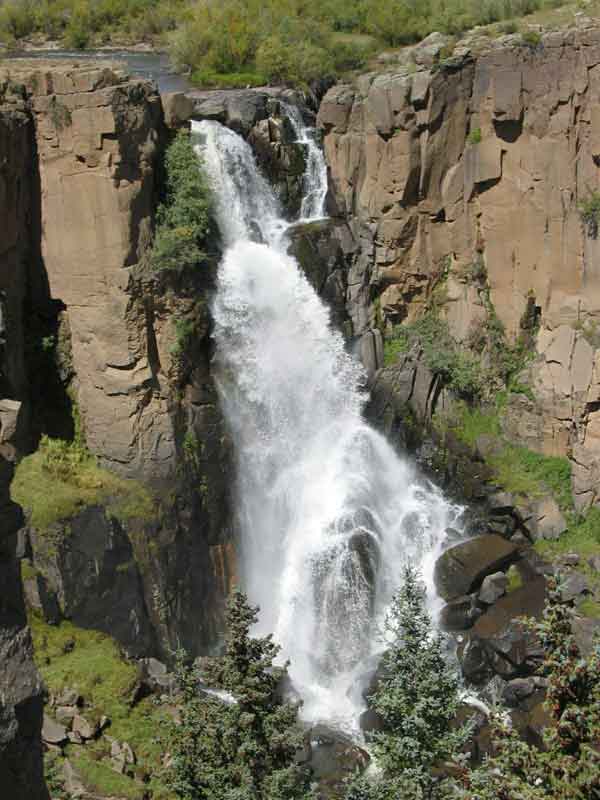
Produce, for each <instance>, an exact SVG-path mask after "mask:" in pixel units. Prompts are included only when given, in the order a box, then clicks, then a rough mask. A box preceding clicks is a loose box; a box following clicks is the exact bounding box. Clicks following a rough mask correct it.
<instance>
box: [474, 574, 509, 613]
mask: <svg viewBox="0 0 600 800" xmlns="http://www.w3.org/2000/svg"><path fill="white" fill-rule="evenodd" d="M507 588H508V578H507V577H506V575H505V574H504V572H494V573H493V574H492V575H486V576H485V578H484V579H483V582H482V584H481V589H480V590H479V600H480V601H481V602H482V603H485V604H486V605H490V606H491V605H492V603H495V602H496V600H498V599H499V598H500V597H502V595H504V594H506V589H507Z"/></svg>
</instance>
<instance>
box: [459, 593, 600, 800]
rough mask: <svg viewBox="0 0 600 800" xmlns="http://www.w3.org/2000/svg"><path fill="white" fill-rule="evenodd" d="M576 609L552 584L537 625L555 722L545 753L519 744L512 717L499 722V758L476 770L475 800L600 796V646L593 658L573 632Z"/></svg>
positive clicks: (469, 791)
mask: <svg viewBox="0 0 600 800" xmlns="http://www.w3.org/2000/svg"><path fill="white" fill-rule="evenodd" d="M572 613H573V612H572V610H571V608H570V607H569V606H568V605H566V604H564V603H563V602H562V601H561V596H560V591H559V586H558V585H557V584H556V582H555V581H554V580H552V581H551V582H550V584H549V596H548V603H547V605H546V609H545V611H544V617H543V619H542V621H541V622H539V623H537V624H535V623H532V627H533V628H534V629H535V630H536V632H537V635H538V637H539V639H540V643H541V645H542V647H543V649H544V651H545V654H546V655H545V659H544V663H543V665H542V668H541V672H542V674H543V675H544V676H545V677H546V679H547V680H548V689H547V695H546V709H547V711H548V712H549V714H550V716H551V718H552V720H553V725H552V726H550V727H548V728H546V729H545V730H544V734H543V738H544V749H541V750H540V749H538V748H537V747H534V746H532V745H529V744H527V743H526V742H524V741H522V740H521V739H519V737H518V735H517V734H516V732H515V731H514V730H513V729H511V728H510V727H508V725H507V723H506V721H505V719H504V718H503V717H501V716H496V717H495V718H494V719H493V726H492V739H493V743H494V746H495V753H496V755H494V756H493V757H492V758H490V759H488V761H487V762H486V763H485V764H484V765H483V767H482V768H481V769H479V770H476V771H475V772H473V773H472V774H471V775H470V777H469V779H468V781H467V783H468V786H467V788H466V791H465V794H464V795H463V797H465V798H468V800H505V798H506V800H513V798H515V799H516V798H519V800H592V799H593V798H598V797H600V753H599V751H598V747H599V745H600V646H596V649H595V651H594V652H593V653H592V655H591V656H590V657H589V658H585V657H584V656H583V654H582V653H581V650H580V648H579V646H578V644H577V643H576V641H575V638H574V636H573V630H572V619H573V617H572Z"/></svg>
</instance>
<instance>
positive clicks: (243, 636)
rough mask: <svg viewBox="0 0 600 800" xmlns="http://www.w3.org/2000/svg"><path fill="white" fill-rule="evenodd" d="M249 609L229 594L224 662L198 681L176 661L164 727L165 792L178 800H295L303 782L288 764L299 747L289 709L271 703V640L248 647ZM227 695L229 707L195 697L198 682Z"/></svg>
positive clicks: (305, 791) (252, 613)
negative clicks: (175, 699) (172, 714)
mask: <svg viewBox="0 0 600 800" xmlns="http://www.w3.org/2000/svg"><path fill="white" fill-rule="evenodd" d="M257 612H258V609H257V608H253V607H252V606H250V605H249V604H248V601H247V599H246V597H245V596H244V595H243V594H242V593H241V592H239V591H235V592H234V593H233V594H232V596H231V598H230V600H229V603H228V607H227V620H226V621H227V634H226V640H225V654H224V655H223V656H222V657H221V658H219V659H215V660H214V661H212V662H210V663H209V664H208V666H207V667H206V668H205V669H204V671H203V674H202V676H201V675H200V674H199V673H198V671H197V670H196V669H194V668H193V667H190V666H188V665H186V663H185V660H184V658H183V654H181V653H180V654H179V659H178V666H177V678H178V682H179V686H180V689H181V692H182V697H181V703H182V705H181V714H180V716H181V720H180V724H173V725H169V726H168V727H167V741H166V746H167V747H168V750H169V752H170V753H171V754H172V759H173V765H172V767H171V769H170V772H169V776H168V779H167V781H168V784H169V786H170V787H171V788H172V790H173V792H174V794H175V796H176V797H179V798H183V800H199V798H211V800H234V799H235V800H295V799H296V798H297V799H298V800H300V799H302V798H308V797H309V796H310V795H309V775H308V774H307V772H306V770H304V769H303V768H301V767H299V766H297V765H296V764H295V762H294V757H295V754H296V752H297V751H298V749H299V748H300V747H301V746H302V743H303V738H304V735H303V731H302V729H301V728H300V726H299V725H298V724H297V713H298V710H297V707H296V706H295V705H293V704H291V703H282V702H280V701H279V700H278V699H277V697H276V688H277V683H278V680H279V678H280V675H281V671H280V670H277V669H275V668H274V667H273V662H274V659H275V658H276V656H277V654H278V652H279V647H278V646H277V645H276V644H275V643H274V642H273V640H272V637H271V636H267V637H264V638H261V639H255V638H252V637H251V636H250V633H249V632H250V628H251V627H252V626H253V625H254V624H255V623H256V621H257ZM201 677H203V678H204V679H205V680H206V681H207V682H208V683H209V685H212V686H217V687H219V688H221V689H224V690H225V691H227V692H229V693H230V694H231V695H232V696H233V697H234V698H235V702H231V703H224V702H223V701H221V700H219V699H217V698H215V697H212V696H210V695H202V694H201V693H200V692H199V690H198V681H199V679H200V678H201Z"/></svg>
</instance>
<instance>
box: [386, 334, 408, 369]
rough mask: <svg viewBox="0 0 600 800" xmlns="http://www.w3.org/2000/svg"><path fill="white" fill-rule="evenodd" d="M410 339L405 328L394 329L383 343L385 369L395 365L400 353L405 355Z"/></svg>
mask: <svg viewBox="0 0 600 800" xmlns="http://www.w3.org/2000/svg"><path fill="white" fill-rule="evenodd" d="M409 344H410V337H409V334H408V332H407V331H406V329H405V328H400V327H398V328H394V331H393V332H392V335H391V336H390V337H389V338H388V339H386V340H385V341H384V343H383V363H384V365H385V366H386V367H389V366H391V365H392V364H395V363H396V361H397V360H398V356H399V355H400V354H401V353H406V351H407V350H408V347H409Z"/></svg>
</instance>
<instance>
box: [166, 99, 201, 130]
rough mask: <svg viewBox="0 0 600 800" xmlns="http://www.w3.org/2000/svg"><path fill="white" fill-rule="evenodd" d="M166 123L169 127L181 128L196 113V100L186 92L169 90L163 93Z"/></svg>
mask: <svg viewBox="0 0 600 800" xmlns="http://www.w3.org/2000/svg"><path fill="white" fill-rule="evenodd" d="M160 99H161V101H162V107H163V113H164V117H165V124H166V125H167V127H169V128H180V127H181V126H182V125H185V124H186V123H188V122H189V120H190V117H191V116H192V114H193V113H194V101H193V100H192V98H191V97H188V96H187V95H186V94H185V93H184V92H167V93H165V94H162V95H161V98H160Z"/></svg>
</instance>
